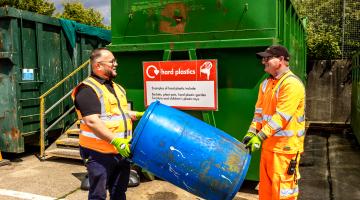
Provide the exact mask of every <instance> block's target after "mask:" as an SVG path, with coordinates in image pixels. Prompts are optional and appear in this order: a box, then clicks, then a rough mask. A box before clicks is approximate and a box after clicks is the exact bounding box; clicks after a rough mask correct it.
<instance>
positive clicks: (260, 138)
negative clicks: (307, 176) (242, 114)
mask: <svg viewBox="0 0 360 200" xmlns="http://www.w3.org/2000/svg"><path fill="white" fill-rule="evenodd" d="M257 56H258V57H260V58H261V59H262V64H263V65H264V66H265V69H264V70H265V72H266V73H268V74H270V76H269V77H268V78H267V79H265V80H264V81H263V82H262V83H261V85H260V88H259V94H258V100H257V102H256V105H255V113H254V118H253V121H252V123H251V125H250V128H249V130H248V133H247V134H246V135H245V137H244V138H243V143H244V144H246V145H247V146H248V147H249V148H250V150H251V151H255V150H258V149H260V146H261V144H262V151H261V160H260V183H259V199H260V200H268V199H271V200H276V199H297V196H298V193H299V189H298V184H297V183H298V179H299V178H300V174H299V170H298V166H299V161H300V154H301V153H302V152H303V151H304V147H303V146H304V137H305V88H304V85H303V83H302V81H301V80H300V79H299V78H298V77H297V76H295V75H294V74H293V73H292V72H291V70H290V69H289V59H290V55H289V53H288V50H287V49H286V48H285V47H283V46H280V45H274V46H270V47H269V48H267V49H266V50H265V51H264V52H259V53H257Z"/></svg>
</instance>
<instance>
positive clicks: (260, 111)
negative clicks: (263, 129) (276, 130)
mask: <svg viewBox="0 0 360 200" xmlns="http://www.w3.org/2000/svg"><path fill="white" fill-rule="evenodd" d="M262 110H263V109H262V108H255V113H258V114H259V113H262Z"/></svg>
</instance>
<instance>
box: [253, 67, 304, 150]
mask: <svg viewBox="0 0 360 200" xmlns="http://www.w3.org/2000/svg"><path fill="white" fill-rule="evenodd" d="M248 132H252V133H255V134H257V135H258V136H259V137H260V138H262V139H263V144H262V148H263V149H264V150H268V151H272V152H276V153H284V154H296V153H297V152H299V153H301V152H303V151H304V138H305V88H304V85H303V83H302V81H301V80H300V79H299V78H298V77H297V76H295V75H294V74H293V73H292V72H291V71H290V70H289V71H288V72H286V73H285V74H284V75H283V76H282V77H281V78H280V79H275V78H272V77H270V78H267V79H265V80H264V81H263V82H262V83H261V85H260V88H259V94H258V100H257V102H256V105H255V114H254V118H253V121H252V123H251V125H250V128H249V131H248Z"/></svg>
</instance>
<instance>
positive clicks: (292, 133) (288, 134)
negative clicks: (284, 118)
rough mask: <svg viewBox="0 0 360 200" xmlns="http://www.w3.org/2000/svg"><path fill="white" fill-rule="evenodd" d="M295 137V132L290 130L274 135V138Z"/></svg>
mask: <svg viewBox="0 0 360 200" xmlns="http://www.w3.org/2000/svg"><path fill="white" fill-rule="evenodd" d="M293 135H294V131H290V130H285V131H279V132H277V133H275V134H274V136H278V137H281V136H286V137H291V136H293Z"/></svg>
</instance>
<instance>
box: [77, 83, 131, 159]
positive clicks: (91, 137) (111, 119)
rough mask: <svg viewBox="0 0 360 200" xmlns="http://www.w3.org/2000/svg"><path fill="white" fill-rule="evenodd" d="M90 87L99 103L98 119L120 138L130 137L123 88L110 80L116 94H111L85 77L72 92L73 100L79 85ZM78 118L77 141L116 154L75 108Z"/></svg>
mask: <svg viewBox="0 0 360 200" xmlns="http://www.w3.org/2000/svg"><path fill="white" fill-rule="evenodd" d="M82 84H84V85H87V86H89V87H91V88H92V89H93V90H94V91H95V93H96V95H97V96H98V98H99V101H100V105H101V113H100V116H99V117H100V119H101V120H102V121H103V122H104V123H105V125H106V127H107V128H108V129H109V130H110V131H111V132H112V133H113V134H115V135H116V137H120V138H129V139H131V137H132V121H131V117H130V114H129V109H128V104H127V99H126V93H125V90H124V89H123V88H122V87H121V86H120V85H118V84H116V83H114V82H112V85H113V87H114V90H115V93H116V96H117V97H115V95H113V94H112V93H111V92H110V91H109V90H108V89H107V88H106V86H105V85H103V84H100V83H99V82H98V81H96V80H95V79H94V78H92V77H88V78H86V79H85V80H84V81H83V82H82V83H80V84H79V85H78V86H77V87H76V88H75V89H74V90H73V92H72V95H71V96H72V98H73V100H74V101H75V95H76V93H77V91H78V88H79V86H80V85H82ZM76 113H77V115H78V119H79V120H80V135H79V143H80V145H81V146H82V147H86V148H89V149H92V150H95V151H98V152H102V153H114V154H117V153H118V151H117V150H116V148H115V147H114V146H113V145H112V144H110V143H108V142H106V141H104V140H102V139H100V138H98V137H97V136H96V135H95V134H94V133H93V131H92V130H91V129H90V128H89V127H88V126H87V125H86V124H85V123H84V121H83V120H82V116H81V113H80V111H79V110H77V109H76Z"/></svg>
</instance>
